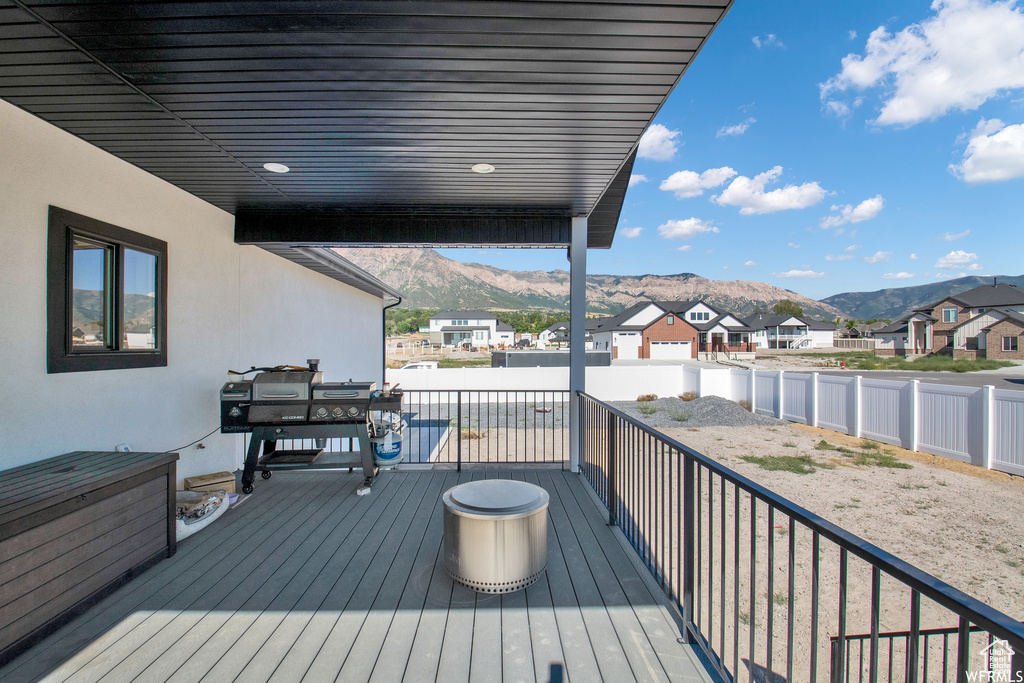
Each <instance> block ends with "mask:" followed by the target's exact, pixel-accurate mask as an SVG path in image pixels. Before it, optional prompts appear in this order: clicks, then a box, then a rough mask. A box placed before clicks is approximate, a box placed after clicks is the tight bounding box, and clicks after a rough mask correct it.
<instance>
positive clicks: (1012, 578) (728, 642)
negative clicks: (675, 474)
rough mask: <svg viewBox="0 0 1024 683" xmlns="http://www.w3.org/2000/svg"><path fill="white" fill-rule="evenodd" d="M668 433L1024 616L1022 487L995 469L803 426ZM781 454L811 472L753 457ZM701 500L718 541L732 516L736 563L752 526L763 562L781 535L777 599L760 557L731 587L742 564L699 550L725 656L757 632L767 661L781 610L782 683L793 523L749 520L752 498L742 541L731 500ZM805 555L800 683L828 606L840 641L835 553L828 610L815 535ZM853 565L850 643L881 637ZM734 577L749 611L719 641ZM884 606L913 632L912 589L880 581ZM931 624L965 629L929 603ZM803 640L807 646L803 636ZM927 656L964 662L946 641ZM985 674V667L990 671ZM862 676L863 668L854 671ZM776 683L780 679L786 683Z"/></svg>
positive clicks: (977, 643)
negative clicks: (812, 623)
mask: <svg viewBox="0 0 1024 683" xmlns="http://www.w3.org/2000/svg"><path fill="white" fill-rule="evenodd" d="M663 431H664V432H665V433H666V434H668V435H669V436H671V437H673V438H675V439H677V440H679V441H681V442H682V443H684V444H686V445H687V446H689V447H691V448H693V449H694V450H697V451H699V452H701V453H704V454H705V455H707V456H709V457H711V458H712V459H714V460H716V461H717V462H720V463H721V464H723V465H725V466H727V467H729V468H730V469H733V470H735V471H737V472H738V473H740V474H742V475H743V476H745V477H747V478H749V479H751V480H753V481H754V482H756V483H757V484H759V485H761V486H763V487H765V488H767V489H769V490H771V491H773V492H775V493H777V494H779V495H781V496H783V497H785V498H788V499H790V500H792V501H794V502H796V503H797V504H799V505H801V506H802V507H804V508H805V509H807V510H809V511H810V512H813V513H815V514H817V515H819V516H821V517H824V518H825V519H827V520H829V521H831V522H833V523H835V524H837V525H838V526H840V527H842V528H844V529H846V530H847V531H849V532H851V533H853V534H856V535H858V536H860V537H861V538H863V539H865V540H867V541H869V542H870V543H873V544H874V545H876V546H878V547H880V548H881V549H882V550H885V551H888V552H890V553H892V554H894V555H896V556H897V557H898V558H900V559H903V560H905V561H907V562H909V563H910V564H912V565H914V566H916V567H918V568H919V569H922V570H924V571H925V572H928V573H930V574H932V575H934V576H935V577H937V578H939V579H941V580H943V581H945V582H946V583H948V584H950V585H951V586H953V587H954V588H957V589H959V590H961V591H963V592H964V593H967V594H968V595H970V596H972V597H974V598H977V599H978V600H980V601H982V602H984V603H987V604H988V605H991V606H992V607H994V608H995V609H997V610H999V611H1001V612H1004V613H1006V614H1008V615H1010V616H1011V617H1013V618H1015V619H1024V478H1021V477H1011V476H1009V475H1005V474H1001V473H996V472H990V471H987V470H983V469H981V468H978V467H974V466H971V465H967V464H963V463H959V462H957V461H953V460H949V459H945V458H938V457H935V456H930V455H927V454H922V453H914V452H911V451H906V450H903V449H901V448H897V447H894V446H888V445H884V444H872V443H871V442H865V441H863V440H861V439H854V438H852V437H849V436H846V435H842V434H837V433H835V432H830V431H827V430H822V429H815V428H810V427H806V426H804V425H792V424H787V425H782V426H775V427H765V426H748V427H702V428H678V427H677V428H667V429H663ZM822 440H824V441H826V442H827V445H828V446H829V448H828V449H825V445H824V444H820V442H821V441H822ZM816 446H819V448H816ZM865 446H867V448H865ZM837 448H841V449H843V450H836V449H837ZM862 454H867V455H864V456H862ZM744 456H745V457H746V458H747V459H744ZM780 457H781V458H783V460H781V461H779V460H777V461H775V462H774V463H771V464H772V465H774V466H776V467H783V468H788V469H792V470H797V471H799V470H813V471H808V472H807V473H803V474H801V473H798V472H797V471H786V469H777V470H766V469H763V468H762V465H765V464H769V462H768V461H762V460H756V459H754V460H752V461H751V459H753V458H780ZM792 457H803V458H804V462H803V463H800V462H799V461H793V460H787V459H786V458H792ZM858 462H861V463H873V464H857V463H858ZM880 463H884V464H889V465H892V464H897V465H898V464H902V465H903V467H902V468H901V467H887V466H881V464H880ZM908 466H909V467H908ZM716 490H717V484H716ZM703 498H704V500H705V501H706V505H705V511H704V513H703V514H704V515H707V514H708V513H707V509H709V508H713V509H714V510H715V511H713V512H712V513H711V514H712V515H714V517H713V522H712V523H711V525H712V526H713V527H714V529H716V530H717V528H718V525H719V524H720V523H721V521H720V520H722V517H723V516H724V518H725V520H724V521H725V523H724V525H723V527H722V528H723V529H729V530H730V531H729V533H728V534H726V537H727V543H726V546H725V548H726V553H728V552H730V551H731V549H732V545H733V543H734V542H735V543H738V544H739V545H738V547H740V548H744V547H747V544H748V543H749V542H750V532H749V529H751V528H754V529H756V530H757V533H756V536H757V544H758V554H759V555H761V556H762V557H763V553H764V552H765V550H764V549H765V547H766V541H767V536H768V533H767V530H768V529H769V528H773V530H774V533H773V534H772V535H773V536H774V543H775V552H776V555H775V557H776V560H775V563H774V567H775V570H774V571H775V575H774V581H775V583H774V587H773V589H772V592H771V593H770V594H769V593H768V592H766V591H767V584H766V582H767V570H766V568H765V567H764V566H763V564H764V560H763V559H762V560H759V564H760V565H761V566H757V567H756V571H752V570H750V569H749V563H748V562H746V561H743V562H741V566H740V570H739V576H738V577H737V576H734V574H735V572H734V571H733V568H732V566H731V565H732V559H731V557H730V558H728V561H727V562H726V563H725V567H724V568H723V567H722V562H721V557H720V555H721V553H722V548H721V546H718V547H717V549H716V550H715V553H717V555H715V554H714V553H712V557H713V559H709V558H708V552H709V548H708V544H707V540H706V538H705V540H704V541H703V543H702V547H703V548H704V551H703V552H704V553H705V559H704V560H703V561H702V563H701V564H702V566H703V565H705V564H707V565H708V566H707V567H706V569H705V570H704V574H705V575H706V576H708V575H710V577H711V580H712V581H714V582H715V583H714V585H713V589H712V590H711V591H710V598H709V597H708V596H707V595H705V598H704V604H703V606H702V607H699V608H698V611H701V612H702V613H703V614H704V617H703V618H704V619H705V620H706V622H705V623H706V624H710V630H712V631H713V632H714V634H715V636H716V637H719V635H720V634H721V636H722V637H724V641H725V642H724V643H721V644H720V645H719V646H718V647H716V650H719V651H720V652H724V653H726V659H730V658H731V657H730V656H729V655H730V653H731V652H732V648H733V643H734V639H735V638H738V639H739V643H740V651H741V652H743V650H744V646H745V645H746V641H747V639H748V638H749V634H750V630H751V629H753V631H754V635H755V638H756V642H757V643H758V645H757V648H758V650H760V651H761V652H762V653H763V652H764V647H765V642H766V639H767V638H768V636H767V633H768V631H769V629H768V627H767V623H766V621H767V618H768V614H767V613H768V611H769V607H771V609H772V611H773V615H772V616H773V618H774V626H773V628H771V632H772V637H771V640H772V642H773V643H774V645H775V648H776V649H775V652H776V655H775V662H774V666H773V667H772V670H773V671H775V672H776V674H778V672H779V671H780V670H782V671H784V670H785V667H784V665H783V663H782V662H780V661H779V657H780V655H779V654H778V653H779V652H785V651H786V650H785V645H786V632H785V631H786V628H787V622H786V612H787V604H788V599H789V597H790V596H789V591H788V590H787V583H788V580H789V579H788V563H787V551H788V549H789V543H790V539H789V535H788V532H789V526H788V519H787V518H785V517H784V516H782V515H777V516H776V518H775V523H774V524H772V523H769V522H768V520H767V519H766V517H765V514H764V512H763V510H762V509H760V508H761V507H763V506H759V509H758V515H757V521H756V522H755V523H751V522H750V521H749V520H750V515H749V508H748V506H747V503H746V500H748V499H741V503H740V504H739V505H738V506H737V507H736V508H735V509H737V510H740V515H739V516H740V534H739V538H738V539H735V534H733V533H732V532H731V529H732V526H733V519H734V518H735V515H734V512H733V510H734V507H733V505H734V500H733V496H732V494H729V496H728V501H727V504H722V502H721V495H720V494H717V493H716V497H715V499H714V500H713V501H709V499H708V492H707V490H706V489H705V490H704V492H703ZM720 506H721V507H720ZM719 508H720V510H721V512H719V511H718V510H719ZM722 512H724V515H723V514H722ZM795 544H796V545H795V549H794V551H795V557H796V559H797V562H796V565H795V571H794V574H795V576H796V579H795V581H796V584H795V589H794V594H793V600H794V609H795V611H794V622H795V625H796V631H797V635H796V640H797V642H798V643H800V645H799V649H798V654H797V662H796V664H797V668H796V671H802V672H803V673H802V674H801V675H799V676H797V675H795V679H796V680H803V679H804V678H805V677H806V676H807V669H806V668H805V667H806V666H807V661H808V660H807V657H806V652H805V651H806V650H807V649H808V648H807V642H806V638H807V636H806V628H807V624H808V623H809V613H810V608H811V606H812V605H813V604H815V603H817V606H818V608H819V610H820V614H819V618H820V623H821V627H820V631H819V643H820V641H821V640H824V645H826V646H827V642H828V640H827V638H828V636H834V635H836V624H837V618H838V616H837V615H838V612H837V609H838V608H837V605H838V602H839V601H838V595H837V593H836V591H837V590H838V588H837V587H838V585H839V581H838V578H839V573H838V552H837V551H836V548H835V546H834V545H833V544H832V543H831V542H827V541H823V542H822V549H821V554H820V562H821V590H820V593H819V599H818V600H817V601H815V600H812V599H810V597H811V590H810V588H809V586H810V580H809V576H808V569H809V565H810V562H811V557H812V556H813V553H812V552H811V550H810V534H809V533H807V530H806V529H800V528H799V527H798V530H797V534H796V541H795ZM849 567H850V568H849V584H848V585H849V589H848V604H849V614H848V619H847V621H848V625H847V634H859V633H865V632H867V631H869V629H870V626H869V624H870V621H869V617H870V612H869V606H870V592H871V573H870V568H869V567H868V565H867V564H866V563H864V562H863V561H861V560H859V559H857V558H854V557H853V556H851V558H850V565H849ZM719 574H720V577H719ZM751 574H753V575H755V576H756V579H755V580H756V584H755V585H756V588H757V593H758V600H757V601H756V603H755V605H754V607H753V608H750V604H751V602H750V601H749V600H748V599H747V598H746V597H745V596H746V595H747V593H748V590H749V585H750V581H749V579H748V576H749V575H751ZM716 577H719V578H716ZM737 578H738V579H739V581H738V585H739V588H738V591H739V593H738V594H739V596H740V607H739V608H738V609H740V610H743V611H740V612H739V614H736V613H735V612H733V611H731V608H730V607H728V605H729V604H731V603H730V602H729V601H727V602H726V605H727V606H726V609H725V612H724V614H725V618H724V623H725V626H726V628H725V629H724V630H721V625H722V621H723V619H722V618H721V617H717V618H716V615H717V614H718V613H719V612H721V606H720V603H721V600H720V599H719V597H718V592H719V591H720V590H721V588H720V587H724V586H722V582H723V581H724V582H725V584H726V585H727V586H728V592H729V593H731V592H732V590H733V586H734V585H736V579H737ZM705 580H707V579H705ZM707 588H709V587H707V586H706V587H705V590H706V589H707ZM698 592H700V589H698ZM881 595H882V604H881V615H880V616H881V630H882V631H883V632H885V631H887V630H888V631H906V630H907V629H908V628H909V616H908V615H909V612H908V605H909V604H910V596H909V591H908V590H907V589H906V588H905V587H904V586H903V585H902V584H900V583H898V582H896V581H895V580H893V579H890V578H888V577H886V576H885V575H884V574H883V575H882V582H881ZM758 603H759V604H758ZM736 621H738V622H739V623H740V624H741V625H740V627H739V629H738V630H737V632H736V633H734V632H733V629H732V624H733V623H734V622H736ZM922 622H923V626H924V627H925V628H936V627H948V626H955V625H956V619H955V618H954V617H953V615H952V614H951V613H949V612H948V611H947V610H945V609H944V608H941V607H939V606H938V605H935V604H933V603H931V602H930V601H929V600H922ZM751 624H752V625H751ZM707 628H709V627H708V626H705V629H707ZM801 633H804V635H803V636H801V635H800V634H801ZM953 642H955V639H954V641H953ZM983 646H984V641H983V640H981V636H980V635H979V636H978V637H977V638H972V660H973V659H974V658H975V655H976V653H977V652H978V651H979V650H980V649H981V648H982V647H983ZM719 648H721V649H719ZM818 649H819V653H820V654H819V659H818V669H819V672H821V673H825V670H824V669H823V666H827V663H826V662H824V661H823V660H827V658H828V654H827V652H828V650H827V647H826V648H825V650H824V652H822V651H821V644H819V648H818ZM928 649H929V650H930V651H931V652H932V655H933V657H935V658H939V659H938V660H936V659H933V660H932V661H933V662H935V661H939V662H941V656H942V655H943V654H946V653H950V656H953V654H952V653H955V645H953V644H950V645H949V646H948V647H947V646H945V645H944V644H943V642H942V640H941V638H936V639H933V640H932V642H931V643H929V645H928ZM857 654H858V651H857V650H856V649H854V650H853V653H852V654H851V657H856V656H857ZM760 656H761V657H763V656H764V655H763V654H762V655H760ZM892 657H893V659H894V660H895V662H896V671H899V667H900V666H902V664H901V663H902V661H903V649H902V646H901V645H900V641H897V645H896V648H895V650H894V651H893V655H892ZM977 664H978V665H979V666H980V661H979V662H977ZM882 666H883V669H884V668H885V666H886V664H885V663H884V662H883V665H882ZM739 669H740V670H741V671H742V672H743V675H741V678H745V675H746V674H747V673H748V672H747V670H746V668H745V667H744V666H742V664H741V666H740V667H739ZM856 669H857V667H856V666H854V671H856ZM933 671H934V669H933ZM855 675H856V674H855ZM754 678H755V680H757V679H760V680H773V677H772V676H766V675H765V672H764V671H761V672H760V675H759V674H758V671H757V669H756V668H755V671H754ZM932 678H933V675H932V674H929V677H928V679H929V680H931V679H932ZM774 680H779V678H778V676H777V675H776V677H774Z"/></svg>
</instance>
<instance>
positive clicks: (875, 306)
mask: <svg viewBox="0 0 1024 683" xmlns="http://www.w3.org/2000/svg"><path fill="white" fill-rule="evenodd" d="M997 279H998V281H999V282H1005V283H1006V284H1009V285H1016V286H1018V287H1024V275H1018V276H1014V277H1009V276H1004V275H999V276H997ZM990 284H992V278H991V277H977V276H969V277H962V278H957V279H956V280H944V281H942V282H932V283H929V284H926V285H918V286H916V287H897V288H893V289H879V290H876V291H874V292H846V293H843V294H836V295H834V296H830V297H828V298H826V299H822V300H821V301H822V303H825V304H829V305H831V306H835V307H836V308H838V309H839V310H841V311H843V314H844V317H848V318H857V319H858V320H871V319H872V318H887V319H889V320H896V319H897V318H901V317H903V316H904V315H906V314H907V313H909V312H910V311H912V310H913V309H915V308H920V307H922V306H927V305H929V304H933V303H936V302H938V301H941V300H942V299H944V298H946V297H947V296H950V295H951V294H958V293H960V292H964V291H966V290H968V289H973V288H975V287H979V286H981V285H990Z"/></svg>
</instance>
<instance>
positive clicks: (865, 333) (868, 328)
mask: <svg viewBox="0 0 1024 683" xmlns="http://www.w3.org/2000/svg"><path fill="white" fill-rule="evenodd" d="M890 324H891V323H887V322H884V321H881V320H876V321H875V322H871V323H857V324H856V325H854V326H853V327H851V328H850V329H848V330H847V329H846V328H845V327H844V328H843V330H842V331H843V336H844V337H846V338H847V339H865V338H867V337H870V336H871V335H872V333H874V332H875V331H877V330H880V329H882V328H883V327H888V326H889V325H890Z"/></svg>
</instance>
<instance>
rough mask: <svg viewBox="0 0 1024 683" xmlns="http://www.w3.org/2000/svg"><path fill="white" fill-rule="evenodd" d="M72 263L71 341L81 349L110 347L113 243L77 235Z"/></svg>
mask: <svg viewBox="0 0 1024 683" xmlns="http://www.w3.org/2000/svg"><path fill="white" fill-rule="evenodd" d="M73 250H74V256H73V260H72V265H71V269H72V271H71V277H72V279H71V281H72V296H71V344H72V346H73V347H79V348H110V342H111V335H110V329H111V322H112V321H111V319H110V318H111V311H112V310H113V307H112V306H111V302H110V297H111V289H112V288H111V287H110V274H111V265H112V263H111V257H112V254H113V250H112V248H111V247H110V245H105V244H99V243H97V242H92V241H89V240H85V239H81V238H78V237H76V238H75V239H74V244H73Z"/></svg>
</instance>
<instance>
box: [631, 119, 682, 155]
mask: <svg viewBox="0 0 1024 683" xmlns="http://www.w3.org/2000/svg"><path fill="white" fill-rule="evenodd" d="M677 137H679V131H678V130H669V129H668V128H666V127H665V126H663V125H661V124H660V123H652V124H651V126H650V127H649V128H648V129H647V130H645V131H644V134H643V135H642V136H641V137H640V147H639V148H638V149H637V152H636V155H637V156H638V157H640V158H641V159H651V160H653V161H672V157H674V156H675V155H676V151H678V149H679V147H678V145H677V143H676V141H675V140H676V138H677Z"/></svg>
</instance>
